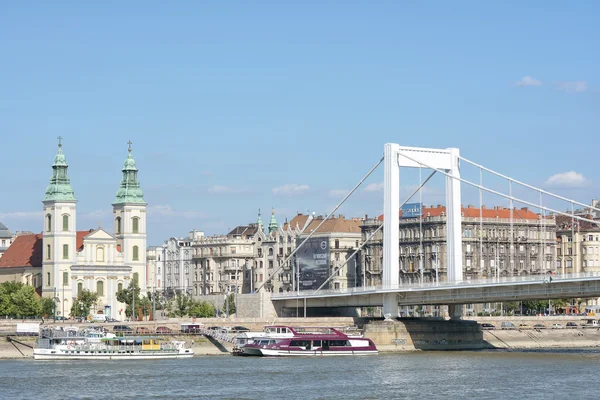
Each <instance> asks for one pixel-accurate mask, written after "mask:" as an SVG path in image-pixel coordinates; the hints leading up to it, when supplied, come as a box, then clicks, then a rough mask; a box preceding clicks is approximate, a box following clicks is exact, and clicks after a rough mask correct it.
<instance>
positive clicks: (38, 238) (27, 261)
mask: <svg viewBox="0 0 600 400" xmlns="http://www.w3.org/2000/svg"><path fill="white" fill-rule="evenodd" d="M92 231H93V229H90V230H87V231H77V236H76V242H75V246H76V247H77V251H78V252H79V251H81V250H82V249H83V239H84V238H85V237H86V236H87V235H89V234H90V232H92ZM42 238H43V235H42V234H41V233H37V234H33V235H20V236H17V238H16V239H15V241H14V242H12V244H11V245H10V246H9V247H8V249H7V250H6V252H5V253H4V255H3V256H2V258H0V268H15V267H40V268H41V266H42Z"/></svg>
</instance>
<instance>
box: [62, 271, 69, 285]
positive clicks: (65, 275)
mask: <svg viewBox="0 0 600 400" xmlns="http://www.w3.org/2000/svg"><path fill="white" fill-rule="evenodd" d="M68 284H69V273H68V272H63V286H67V285H68Z"/></svg>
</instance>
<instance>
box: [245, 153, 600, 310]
mask: <svg viewBox="0 0 600 400" xmlns="http://www.w3.org/2000/svg"><path fill="white" fill-rule="evenodd" d="M461 161H462V162H465V163H467V164H470V165H472V166H474V167H476V168H478V169H479V178H480V179H479V182H478V183H476V182H472V181H469V180H467V179H464V178H462V177H461V175H460V162H461ZM381 163H384V201H383V203H384V213H383V224H382V225H381V226H380V227H379V228H378V229H376V230H375V231H374V232H372V233H371V235H370V236H369V237H368V238H367V239H366V240H365V241H364V242H363V243H362V244H361V246H360V247H359V248H358V249H356V251H355V252H354V253H353V254H352V255H351V256H350V257H348V258H347V259H346V261H345V263H344V264H343V265H341V266H339V267H338V268H336V269H335V270H333V271H332V272H331V274H330V276H329V278H328V279H327V280H326V281H325V282H324V283H323V284H322V285H321V286H320V287H319V288H318V289H317V290H310V291H299V290H298V291H292V292H287V293H274V294H273V295H272V296H271V299H272V301H274V302H275V303H276V307H278V308H279V307H283V308H295V307H297V306H298V302H299V301H301V304H303V306H304V308H305V315H306V308H307V307H361V306H383V312H384V315H385V316H386V317H390V316H395V315H397V313H398V307H399V306H405V305H448V309H449V314H450V316H451V318H460V316H461V314H462V312H461V305H462V304H475V303H484V302H502V301H519V300H539V299H544V300H547V299H555V298H569V297H600V273H579V274H569V275H567V274H561V275H552V276H545V275H537V276H526V277H503V278H501V277H499V276H496V277H494V278H487V279H477V280H465V279H464V274H463V258H462V257H463V251H462V227H461V220H462V216H461V183H464V184H466V185H469V186H472V187H474V188H476V189H478V190H479V199H480V203H482V196H483V193H484V192H486V193H491V194H494V195H496V196H499V197H502V198H505V199H507V200H508V201H509V203H510V207H509V209H510V210H511V211H510V212H511V226H510V230H511V232H510V240H511V246H512V244H513V243H512V241H513V237H514V235H513V225H512V212H513V210H514V207H513V203H515V202H517V203H520V204H524V205H527V206H531V207H534V208H538V209H540V212H541V213H543V214H546V213H553V214H555V215H564V216H568V217H569V218H571V220H572V221H573V222H574V221H586V222H590V223H593V224H598V221H595V220H593V219H590V218H587V217H586V216H581V215H576V214H575V206H582V207H585V208H587V209H588V210H590V211H596V212H600V209H598V208H595V207H590V206H589V205H587V204H584V203H581V202H578V201H576V200H572V199H568V198H566V197H563V196H559V195H557V194H554V193H550V192H548V191H546V190H544V189H541V188H537V187H535V186H532V185H529V184H526V183H524V182H521V181H519V180H516V179H514V178H511V177H509V176H506V175H503V174H501V173H498V172H496V171H493V170H491V169H489V168H486V167H484V166H483V165H480V164H477V163H475V162H473V161H470V160H468V159H466V158H464V157H461V156H460V152H459V149H457V148H448V149H429V148H416V147H403V146H400V145H398V144H395V143H387V144H386V145H385V148H384V156H383V157H382V158H381V159H380V160H379V162H377V164H375V166H373V168H371V170H370V171H369V172H368V173H367V174H366V175H365V177H363V178H362V179H361V180H360V182H359V183H358V184H357V185H356V186H355V187H354V188H353V189H352V190H351V191H350V192H349V193H348V194H347V195H346V196H345V197H344V199H343V200H342V201H341V202H340V203H339V204H338V205H337V206H336V207H335V208H334V209H333V210H332V211H331V212H330V213H329V215H327V217H326V218H325V219H323V220H322V221H321V223H320V224H319V225H318V226H317V227H316V228H315V229H314V230H313V231H312V232H311V233H309V234H308V235H307V236H306V238H305V239H304V240H303V241H302V243H301V244H300V245H299V246H297V247H296V249H295V250H294V251H292V252H291V254H290V255H289V256H288V257H287V258H286V259H285V260H284V262H283V263H282V264H281V266H280V267H279V268H276V269H275V270H274V271H273V273H271V275H269V277H268V278H267V279H266V280H265V282H264V283H263V285H264V284H265V283H267V282H269V281H270V280H271V279H272V278H273V277H274V276H276V274H277V273H278V272H279V271H280V270H281V269H282V268H283V266H284V265H286V264H287V262H288V261H289V260H290V259H292V257H294V254H295V253H296V252H297V251H298V250H299V249H300V248H301V247H302V246H303V245H304V244H305V243H306V242H307V241H308V240H309V239H310V238H311V237H312V236H313V235H314V233H315V232H317V231H318V229H319V228H320V227H321V225H322V224H323V223H325V221H327V220H328V219H329V218H330V217H331V216H332V215H333V214H334V213H335V212H336V211H337V210H338V208H339V207H340V206H341V205H342V204H343V203H344V202H345V201H346V200H347V199H348V198H349V197H350V196H352V194H353V193H354V192H355V191H356V190H357V189H358V188H359V187H360V186H361V185H362V183H363V182H364V181H365V180H366V179H367V178H368V177H369V176H370V175H371V174H372V173H373V171H375V169H376V168H377V167H378V166H379V165H380V164H381ZM402 167H406V168H419V169H422V168H426V169H429V170H431V171H432V172H431V174H430V175H429V176H428V177H427V178H426V179H425V180H424V181H422V182H420V185H419V187H418V188H417V189H415V190H414V191H413V192H412V193H411V195H410V196H409V197H408V198H407V199H406V200H405V201H404V202H403V203H402V204H400V198H399V191H400V168H402ZM419 171H420V170H419ZM483 172H486V173H490V174H493V175H494V176H496V177H499V178H501V179H503V180H506V181H507V183H508V193H502V192H500V191H498V190H496V189H492V188H490V187H487V186H485V185H484V184H483ZM435 174H441V175H444V176H445V177H446V241H447V252H446V265H447V280H446V281H444V282H427V283H426V282H424V281H423V279H421V281H420V282H419V283H413V284H407V283H401V282H400V269H399V256H400V254H399V239H400V238H399V225H400V216H399V210H400V209H401V207H402V206H403V205H404V204H406V203H408V202H409V201H410V200H411V198H412V197H413V196H414V195H415V194H417V192H419V194H420V192H421V189H422V188H423V186H424V185H425V184H426V183H427V182H428V181H429V180H430V179H431V178H432V177H433V175H435ZM419 176H420V173H419ZM513 185H518V186H521V187H524V188H527V189H529V190H533V191H535V192H536V193H538V194H539V204H535V203H533V202H531V201H528V200H526V199H523V198H518V197H515V196H514V195H513ZM544 197H546V198H553V199H557V200H561V201H564V202H567V203H568V204H570V206H571V207H570V208H571V210H570V212H564V211H560V210H556V209H553V208H550V207H548V206H547V205H545V204H544ZM482 209H483V207H480V224H482V215H481V212H482ZM545 219H546V218H545V217H544V216H542V218H540V224H541V225H542V227H543V224H544V223H545ZM574 225H575V224H572V229H573V227H574ZM381 229H383V279H382V284H381V285H379V286H370V287H353V288H342V289H324V287H325V285H327V284H328V282H329V280H331V278H332V277H333V276H335V275H336V273H337V271H338V270H339V269H340V268H343V267H344V265H345V264H346V263H347V262H348V261H349V260H351V259H353V258H354V257H355V256H356V255H357V254H358V252H359V251H360V250H361V249H362V248H363V247H364V246H365V244H366V243H368V241H369V240H371V239H372V238H373V237H374V236H375V234H376V233H377V232H378V231H380V230H381ZM480 240H482V239H481V236H480ZM543 251H544V250H543V247H542V252H543ZM542 255H543V254H542ZM422 271H423V268H421V274H422V273H423V272H422ZM263 285H261V286H259V287H257V291H258V290H260V289H261V288H262V286H263Z"/></svg>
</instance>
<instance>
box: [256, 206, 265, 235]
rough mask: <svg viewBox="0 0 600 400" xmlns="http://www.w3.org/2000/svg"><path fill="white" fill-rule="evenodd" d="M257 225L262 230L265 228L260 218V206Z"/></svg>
mask: <svg viewBox="0 0 600 400" xmlns="http://www.w3.org/2000/svg"><path fill="white" fill-rule="evenodd" d="M256 225H258V228H259V229H260V230H261V231H262V230H263V229H264V226H263V222H262V219H260V208H259V209H258V219H257V220H256Z"/></svg>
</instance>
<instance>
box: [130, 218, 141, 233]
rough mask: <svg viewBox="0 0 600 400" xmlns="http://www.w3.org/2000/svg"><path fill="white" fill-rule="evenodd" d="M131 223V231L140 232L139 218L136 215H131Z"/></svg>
mask: <svg viewBox="0 0 600 400" xmlns="http://www.w3.org/2000/svg"><path fill="white" fill-rule="evenodd" d="M131 223H132V232H133V233H139V232H140V219H139V218H138V217H133V218H132V219H131Z"/></svg>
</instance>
